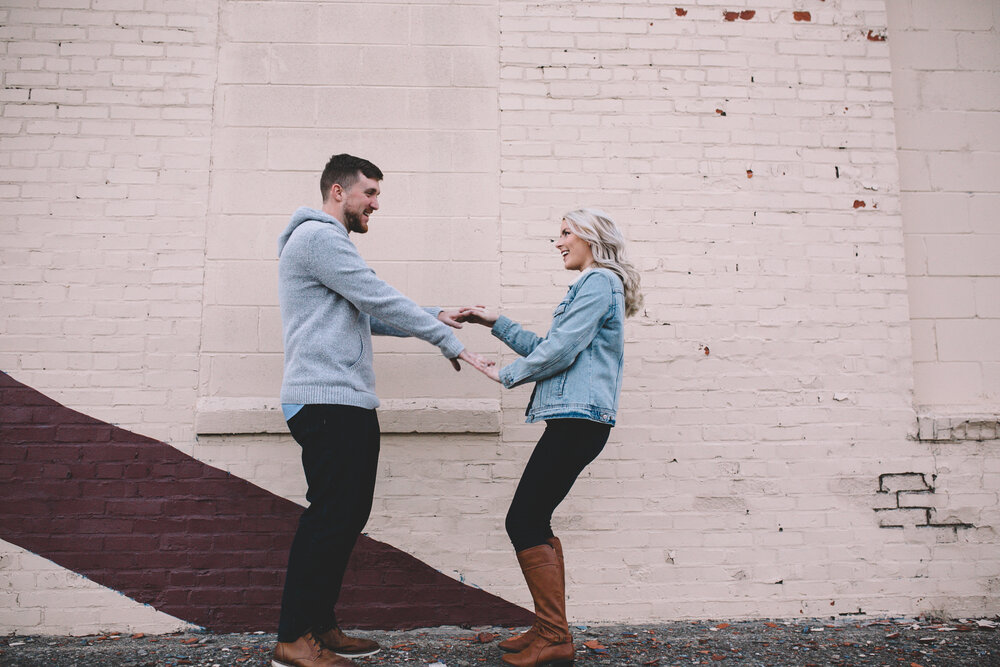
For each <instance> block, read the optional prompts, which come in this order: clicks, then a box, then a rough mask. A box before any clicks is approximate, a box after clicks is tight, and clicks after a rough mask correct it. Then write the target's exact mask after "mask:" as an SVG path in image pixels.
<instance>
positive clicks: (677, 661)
mask: <svg viewBox="0 0 1000 667" xmlns="http://www.w3.org/2000/svg"><path fill="white" fill-rule="evenodd" d="M998 626H1000V623H998V622H997V621H996V619H994V620H985V619H979V620H975V619H973V620H969V619H961V620H953V621H947V622H934V621H927V620H914V619H886V620H873V619H854V620H844V619H836V620H826V621H824V620H815V619H814V620H797V621H766V620H756V621H732V622H728V623H726V622H719V621H698V622H688V621H685V622H676V623H668V624H662V625H656V626H648V625H644V626H621V625H615V626H600V627H590V628H586V627H575V628H573V633H574V642H575V644H576V664H577V665H644V666H648V667H654V666H655V667H671V666H674V665H677V666H680V665H720V666H721V667H725V665H747V666H750V665H754V666H757V665H761V666H763V665H770V666H796V667H807V666H810V665H814V666H816V667H828V666H850V667H861V666H867V665H870V666H873V667H874V666H883V665H884V666H887V667H899V666H902V667H932V666H941V667H954V666H955V665H969V666H974V667H990V666H998V667H1000V632H998V631H997V627H998ZM358 634H361V635H364V636H367V637H371V638H372V639H375V640H376V641H378V642H380V643H381V644H382V646H383V650H382V652H380V653H378V654H376V655H373V656H370V657H368V658H359V659H357V663H358V664H359V665H360V666H361V667H369V666H370V667H375V666H376V665H397V664H407V665H413V666H414V667H427V666H432V667H470V666H472V665H480V664H485V665H502V664H504V663H502V662H501V661H500V658H499V656H500V649H499V648H498V647H497V642H498V641H499V640H500V639H503V638H505V637H507V636H509V635H510V630H509V629H507V628H495V627H477V628H471V629H468V628H459V627H441V628H427V629H422V630H413V631H408V632H377V631H373V632H360V633H358ZM274 640H275V637H274V635H273V634H265V633H263V632H257V633H244V634H211V633H181V634H172V635H141V634H138V635H131V636H130V635H114V634H112V635H103V636H89V637H42V636H38V637H31V636H8V637H6V638H4V640H0V665H26V666H27V665H38V666H42V665H44V666H46V667H52V666H56V667H97V666H101V667H106V666H109V665H115V666H117V665H126V666H129V667H153V666H156V667H160V666H167V667H172V666H174V665H199V666H202V667H226V666H242V667H251V666H267V665H270V655H271V650H272V649H273V647H274Z"/></svg>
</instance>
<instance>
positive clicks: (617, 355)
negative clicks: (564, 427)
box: [492, 268, 625, 426]
mask: <svg viewBox="0 0 1000 667" xmlns="http://www.w3.org/2000/svg"><path fill="white" fill-rule="evenodd" d="M492 332H493V335H494V336H496V337H497V338H499V339H500V340H502V341H503V342H504V343H506V344H507V345H508V347H510V349H512V350H514V351H515V352H517V353H518V354H519V355H521V357H523V358H521V359H518V360H517V361H515V362H514V363H512V364H510V365H508V366H504V367H503V368H501V369H500V381H501V382H503V384H504V386H505V387H507V388H508V389H509V388H511V387H516V386H518V385H519V384H523V383H525V382H536V383H537V384H536V385H535V390H534V392H533V393H532V394H531V400H530V401H529V402H528V409H527V410H526V411H525V414H526V415H527V416H528V419H527V421H528V422H529V423H530V422H536V421H540V420H543V419H556V418H567V417H574V418H578V419H589V420H591V421H596V422H600V423H603V424H610V425H611V426H614V424H615V416H616V414H617V412H618V397H619V395H620V394H621V387H622V368H623V366H624V352H625V291H624V289H623V288H622V283H621V280H620V279H619V278H618V276H617V275H615V273H613V272H612V271H610V270H608V269H603V268H599V269H591V270H589V271H586V272H584V274H583V275H582V276H580V278H579V279H577V281H576V282H575V283H574V284H573V285H571V286H570V288H569V292H567V294H566V297H565V298H564V299H563V300H562V302H560V304H559V305H558V306H556V309H555V312H554V313H553V317H552V326H551V328H550V329H549V333H548V334H547V335H546V336H545V338H539V337H538V336H536V335H535V334H533V333H532V332H530V331H526V330H524V329H523V328H521V325H520V324H518V323H516V322H514V321H513V320H511V319H510V318H508V317H504V316H502V315H501V316H500V317H499V318H497V321H496V323H495V324H494V325H493V330H492Z"/></svg>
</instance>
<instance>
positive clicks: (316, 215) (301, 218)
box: [278, 206, 347, 257]
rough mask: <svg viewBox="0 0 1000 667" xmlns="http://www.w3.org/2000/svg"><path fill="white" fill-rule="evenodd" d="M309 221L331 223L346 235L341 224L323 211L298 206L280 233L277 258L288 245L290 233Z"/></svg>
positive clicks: (345, 230)
mask: <svg viewBox="0 0 1000 667" xmlns="http://www.w3.org/2000/svg"><path fill="white" fill-rule="evenodd" d="M309 220H317V221H319V222H327V223H332V224H333V226H334V227H336V228H337V229H339V230H340V231H342V232H343V233H344V234H347V229H346V228H345V227H344V225H343V224H341V222H340V220H337V219H336V218H335V217H333V216H332V215H328V214H326V213H324V212H323V211H317V210H316V209H314V208H309V207H308V206H300V207H299V208H298V209H297V210H296V211H295V213H292V219H291V220H290V221H289V222H288V226H287V227H285V231H283V232H281V236H279V237H278V256H279V257H281V251H282V250H284V249H285V244H286V243H288V239H289V237H290V236H291V235H292V232H294V231H295V229H296V228H297V227H298V226H299V225H301V224H302V223H303V222H308V221H309Z"/></svg>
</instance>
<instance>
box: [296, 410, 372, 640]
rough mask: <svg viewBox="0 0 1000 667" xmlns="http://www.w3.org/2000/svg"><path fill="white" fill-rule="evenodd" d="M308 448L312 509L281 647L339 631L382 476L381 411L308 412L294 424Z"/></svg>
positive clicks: (305, 516) (300, 542) (302, 524)
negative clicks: (354, 557)
mask: <svg viewBox="0 0 1000 667" xmlns="http://www.w3.org/2000/svg"><path fill="white" fill-rule="evenodd" d="M288 428H289V430H290V431H291V432H292V437H293V438H295V441H296V442H298V443H299V445H300V446H301V447H302V468H303V469H304V470H305V473H306V482H307V484H308V491H307V492H306V500H308V501H309V507H307V508H306V510H305V511H304V512H302V516H301V518H300V519H299V527H298V530H297V531H296V533H295V539H294V540H293V541H292V548H291V551H290V553H289V555H288V571H287V573H286V575H285V590H284V594H283V595H282V598H281V619H280V621H279V623H278V641H280V642H293V641H295V640H296V639H298V638H299V637H301V636H302V635H304V634H305V633H306V632H308V631H310V630H313V631H315V632H317V633H319V632H325V631H326V630H328V629H330V628H332V627H334V626H335V625H336V624H337V617H336V613H335V612H334V606H335V605H336V604H337V599H338V598H339V597H340V586H341V583H342V582H343V579H344V572H345V570H346V569H347V561H348V560H349V559H350V557H351V551H352V550H353V549H354V544H355V542H357V539H358V536H359V535H360V534H361V531H362V530H363V529H364V527H365V524H366V523H367V522H368V516H369V515H370V514H371V509H372V497H373V495H374V493H375V475H376V472H377V469H378V454H379V427H378V417H377V416H376V414H375V410H366V409H364V408H358V407H354V406H350V405H306V406H305V407H303V408H302V409H301V410H299V412H297V413H296V414H295V415H293V416H292V418H291V419H290V420H288Z"/></svg>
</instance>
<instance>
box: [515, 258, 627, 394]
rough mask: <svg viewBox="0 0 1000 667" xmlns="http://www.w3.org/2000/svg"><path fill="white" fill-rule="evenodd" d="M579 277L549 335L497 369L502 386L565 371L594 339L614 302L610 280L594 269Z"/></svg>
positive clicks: (522, 382)
mask: <svg viewBox="0 0 1000 667" xmlns="http://www.w3.org/2000/svg"><path fill="white" fill-rule="evenodd" d="M582 280H583V282H582V283H581V284H580V288H579V290H578V291H577V293H576V295H575V296H574V297H573V300H572V301H570V303H569V304H568V305H567V306H566V311H565V312H564V313H563V315H562V317H561V318H559V320H558V322H556V323H554V324H553V326H552V329H551V330H550V331H549V333H548V335H547V336H546V337H545V338H544V339H539V342H538V344H537V345H535V346H534V347H533V349H532V350H531V352H530V353H529V354H528V355H526V356H525V357H524V358H523V359H518V360H517V361H515V362H514V363H512V364H509V365H507V366H504V367H503V368H501V369H500V372H499V377H500V381H501V382H502V383H503V385H504V386H505V387H507V388H508V389H509V388H511V387H516V386H518V385H520V384H524V383H525V382H537V381H538V380H544V379H545V378H547V377H551V376H553V375H555V374H556V373H559V372H561V371H564V370H566V369H567V368H569V367H570V365H572V363H573V361H574V360H576V357H577V355H579V354H580V352H582V351H583V350H585V349H586V348H587V346H588V345H590V343H591V341H592V340H594V336H596V335H597V332H598V331H599V330H600V328H601V325H602V324H603V323H604V321H605V319H606V318H607V316H608V313H609V311H610V310H611V307H612V305H613V304H614V292H613V291H612V286H611V279H610V278H608V277H607V276H605V275H603V274H601V273H598V272H593V273H592V274H591V275H588V276H585V277H584V278H583V279H582ZM500 321H501V320H498V321H497V325H499V324H500ZM508 321H509V320H508ZM511 324H512V325H514V326H518V325H516V323H513V322H511ZM524 333H530V332H524ZM532 335H534V334H532ZM505 342H506V341H505ZM509 344H510V343H508V345H509ZM511 347H512V349H513V346H511ZM515 351H516V350H515Z"/></svg>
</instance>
